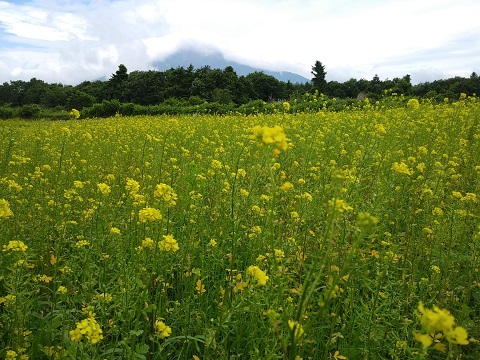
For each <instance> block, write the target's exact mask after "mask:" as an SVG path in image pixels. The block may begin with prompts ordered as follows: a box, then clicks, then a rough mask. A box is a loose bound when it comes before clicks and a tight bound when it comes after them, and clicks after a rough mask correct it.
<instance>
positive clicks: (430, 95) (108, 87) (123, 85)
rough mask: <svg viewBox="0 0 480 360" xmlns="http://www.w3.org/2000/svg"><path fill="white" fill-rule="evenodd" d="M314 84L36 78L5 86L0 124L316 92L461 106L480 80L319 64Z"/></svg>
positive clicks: (166, 74)
mask: <svg viewBox="0 0 480 360" xmlns="http://www.w3.org/2000/svg"><path fill="white" fill-rule="evenodd" d="M312 70H313V71H312V74H313V78H312V81H311V82H307V83H305V84H292V83H290V82H286V83H285V82H282V81H279V80H277V79H276V78H274V77H273V76H269V75H266V74H264V73H262V72H254V73H251V74H249V75H246V76H238V75H237V74H236V73H235V71H234V69H233V68H232V67H230V66H229V67H226V68H225V69H223V70H221V69H211V68H210V67H209V66H204V67H202V68H199V69H194V68H193V66H190V67H188V68H186V69H185V68H183V67H178V68H175V69H174V68H172V69H169V70H166V71H155V70H150V71H133V72H130V73H128V71H127V68H126V67H125V66H124V65H119V67H118V70H117V71H116V72H115V73H114V74H112V76H111V77H110V79H109V80H108V81H100V80H98V81H93V82H92V81H84V82H82V83H80V84H78V85H76V86H71V85H63V84H48V83H46V82H44V81H42V80H39V79H36V78H33V79H31V80H30V81H20V80H18V81H10V82H9V83H7V82H5V83H3V84H2V85H0V118H3V119H6V118H12V117H21V118H37V117H44V118H45V117H49V118H53V119H55V118H58V119H66V118H68V112H69V111H70V110H71V109H78V110H80V111H83V110H84V109H85V112H84V113H82V116H83V117H94V116H95V117H101V116H110V115H114V114H115V113H116V112H119V113H120V114H123V115H134V114H149V115H158V114H172V113H176V114H182V113H216V114H227V113H234V112H240V113H248V112H249V111H248V110H246V109H251V108H252V107H254V108H255V107H256V106H258V104H260V103H261V102H266V103H272V102H275V101H278V100H282V101H284V100H291V102H293V99H297V98H298V97H301V96H303V94H305V93H307V92H308V93H314V92H315V91H318V92H319V93H321V94H323V95H324V96H326V97H327V98H329V99H333V98H337V99H342V100H345V99H356V98H357V97H358V96H359V95H360V97H364V96H367V97H368V98H369V99H370V100H372V101H377V100H379V99H381V98H382V97H383V96H384V95H385V93H388V94H390V93H396V94H398V95H404V96H405V97H407V98H408V97H417V98H427V99H430V100H434V101H437V102H442V101H443V99H444V98H445V97H447V98H455V99H457V98H458V97H459V95H460V93H465V94H467V95H473V94H474V93H476V94H478V93H480V79H479V77H478V75H477V74H476V73H472V75H471V76H470V78H461V77H455V78H452V79H446V80H438V81H434V82H432V83H423V84H418V85H412V84H411V79H410V76H409V75H406V76H404V77H403V78H394V79H392V80H388V79H387V80H383V81H382V80H380V78H379V77H378V76H377V75H375V77H374V78H373V79H372V80H365V79H360V80H357V79H350V80H348V81H346V82H344V83H340V82H337V81H330V82H327V81H326V80H325V75H326V72H325V67H324V66H323V65H322V64H321V62H319V61H317V62H316V63H315V65H314V66H313V67H312Z"/></svg>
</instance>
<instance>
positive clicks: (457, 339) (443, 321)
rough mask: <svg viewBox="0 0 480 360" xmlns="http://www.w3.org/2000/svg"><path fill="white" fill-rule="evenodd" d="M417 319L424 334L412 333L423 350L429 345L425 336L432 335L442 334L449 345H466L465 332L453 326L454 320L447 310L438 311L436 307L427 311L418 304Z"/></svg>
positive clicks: (459, 327) (461, 328)
mask: <svg viewBox="0 0 480 360" xmlns="http://www.w3.org/2000/svg"><path fill="white" fill-rule="evenodd" d="M417 317H418V318H419V319H420V325H421V327H422V330H423V331H424V333H418V332H414V336H415V339H416V340H417V341H419V342H421V343H422V345H423V346H424V347H425V348H427V347H429V346H430V345H431V342H430V340H429V339H428V338H427V337H426V335H428V334H432V333H433V334H435V333H443V335H444V336H445V338H446V339H447V341H448V342H449V343H451V344H460V345H468V343H469V342H468V333H467V331H466V330H465V329H464V328H463V327H461V326H455V318H454V317H453V315H452V314H450V312H449V311H448V310H446V309H440V308H439V307H438V306H433V308H432V309H427V308H425V307H424V306H423V303H422V302H420V303H419V304H418V308H417ZM415 334H416V335H415Z"/></svg>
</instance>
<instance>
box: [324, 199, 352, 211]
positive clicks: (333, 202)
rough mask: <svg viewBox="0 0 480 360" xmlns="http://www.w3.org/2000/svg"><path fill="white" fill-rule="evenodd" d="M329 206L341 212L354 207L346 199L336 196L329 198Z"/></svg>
mask: <svg viewBox="0 0 480 360" xmlns="http://www.w3.org/2000/svg"><path fill="white" fill-rule="evenodd" d="M328 207H329V208H334V209H335V211H338V212H339V213H343V212H345V211H350V210H353V207H351V206H350V205H348V204H347V202H346V201H345V200H342V199H335V198H333V199H330V200H328Z"/></svg>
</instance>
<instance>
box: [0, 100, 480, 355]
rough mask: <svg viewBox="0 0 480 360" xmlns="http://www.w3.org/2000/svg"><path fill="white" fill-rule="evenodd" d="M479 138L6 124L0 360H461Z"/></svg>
mask: <svg viewBox="0 0 480 360" xmlns="http://www.w3.org/2000/svg"><path fill="white" fill-rule="evenodd" d="M417 105H418V104H417ZM479 118H480V107H479V105H478V102H477V101H476V99H475V98H467V99H462V100H461V101H459V102H456V103H453V104H445V105H440V106H432V105H428V104H422V105H420V106H419V107H418V108H417V106H415V104H413V105H412V106H409V107H407V108H395V109H385V108H382V107H380V106H376V107H375V106H372V105H369V104H367V105H366V106H364V107H363V109H362V110H352V111H344V112H338V113H330V112H319V113H317V114H297V115H291V114H280V113H279V114H275V115H261V114H260V115H257V116H250V117H244V116H223V117H215V116H179V117H167V116H160V117H148V116H144V117H139V116H137V117H120V118H119V117H116V118H109V119H106V120H82V121H73V120H72V121H66V122H41V121H37V122H28V123H27V122H21V121H16V122H13V121H3V122H2V123H1V124H0V134H1V137H0V161H1V163H0V199H3V200H4V202H3V203H2V204H3V205H2V204H0V206H1V207H0V210H1V211H0V245H2V246H3V251H2V253H1V254H0V302H1V305H0V349H1V350H0V356H2V357H4V358H10V359H26V358H30V359H68V358H70V359H120V358H122V359H197V358H200V359H296V358H304V359H308V358H313V359H329V358H330V359H346V358H348V359H412V358H419V359H420V358H432V359H444V358H462V359H477V358H478V353H480V346H479V345H478V342H477V340H475V339H476V338H477V339H478V338H480V330H479V329H480V320H479V319H480V318H479V316H480V310H479V309H480V306H479V305H480V278H479V275H478V274H479V266H480V265H479V260H478V258H479V252H480V244H479V241H480V235H479V234H480V228H479V222H478V216H479V205H478V204H479V202H478V201H479V196H480V194H479V185H480V127H479V120H478V119H479ZM257 125H261V126H265V128H264V131H269V130H268V129H271V128H273V127H274V126H280V127H281V129H282V131H283V132H284V134H286V137H287V138H288V147H286V149H285V146H280V147H279V148H281V149H277V148H276V147H275V145H278V142H277V140H278V139H279V138H274V140H272V141H268V139H266V138H264V137H262V131H260V130H258V129H259V128H258V127H257V128H256V129H257V135H258V136H257V137H255V134H253V132H254V131H255V130H254V129H255V126H257ZM258 131H260V132H258ZM252 134H253V136H252ZM277 147H278V146H277ZM159 184H165V185H168V186H165V185H161V186H160V189H163V190H158V189H159V188H158V185H159ZM2 209H3V210H2ZM6 209H10V211H11V213H12V214H9V213H8V212H7V210H6ZM152 209H153V210H152ZM155 210H157V211H158V212H155ZM159 214H161V216H159ZM13 240H17V241H19V242H15V243H12V242H11V241H13ZM20 242H21V243H20ZM22 244H23V245H24V246H22ZM175 244H176V245H178V250H176V245H175ZM25 246H26V247H27V248H25ZM419 303H423V304H424V306H425V308H427V309H430V308H432V309H433V307H434V306H438V309H437V310H438V311H437V312H436V313H434V315H432V316H433V317H435V316H437V315H438V316H440V315H442V316H443V315H445V314H446V315H445V316H446V317H445V316H444V318H443V319H447V320H449V321H450V320H452V319H453V318H452V317H451V316H453V317H454V318H455V323H454V324H452V326H451V329H459V327H461V328H462V329H465V330H466V331H467V332H468V339H469V341H468V342H469V344H468V345H460V344H457V343H456V341H455V340H452V339H451V338H450V337H448V336H447V335H448V332H447V330H443V331H442V330H441V329H443V328H442V327H437V328H434V327H429V324H431V323H429V321H430V320H432V319H430V320H428V319H426V317H423V318H422V317H421V314H422V313H421V311H419V309H418V307H419ZM446 309H448V311H449V312H447V310H446ZM450 313H451V315H450ZM448 316H450V317H448ZM442 321H443V320H442ZM75 329H77V330H75ZM99 329H100V330H99ZM415 334H416V335H415ZM419 335H423V336H425V337H428V338H429V339H431V340H432V343H431V344H428V339H427V340H425V339H426V338H423V339H424V340H425V341H424V342H421V341H420V340H419ZM417 340H418V341H417ZM457 342H458V341H457ZM460 342H461V341H460Z"/></svg>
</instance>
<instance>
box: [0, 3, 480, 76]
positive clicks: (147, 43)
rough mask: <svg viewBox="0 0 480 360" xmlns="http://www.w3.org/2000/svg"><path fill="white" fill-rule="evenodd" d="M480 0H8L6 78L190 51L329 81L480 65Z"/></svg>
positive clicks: (101, 69)
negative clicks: (318, 69)
mask: <svg viewBox="0 0 480 360" xmlns="http://www.w3.org/2000/svg"><path fill="white" fill-rule="evenodd" d="M478 13H480V3H479V2H478V1H476V0H460V1H456V2H452V1H446V0H435V1H434V0H422V1H418V0H404V1H395V0H369V1H362V2H359V1H355V0H338V1H328V0H319V1H313V0H280V1H278V0H276V1H274V0H264V1H254V0H230V1H222V0H205V1H197V0H153V1H152V0H149V1H147V0H117V1H113V0H84V1H73V0H42V1H40V0H32V1H15V2H8V1H0V81H1V82H4V81H10V80H17V79H21V80H29V79H30V78H32V77H37V78H39V79H42V80H45V81H48V82H62V83H65V84H77V83H79V82H81V81H83V80H94V79H97V78H102V77H104V76H107V77H108V76H109V75H110V74H112V73H113V72H115V71H116V69H117V67H118V65H119V64H120V63H123V64H125V65H126V66H127V68H128V69H129V70H130V71H132V70H147V69H151V68H152V64H153V63H154V62H156V61H161V60H163V59H165V58H166V57H167V56H169V55H171V54H172V53H174V52H175V51H176V50H178V49H180V48H193V49H195V50H197V51H204V52H209V51H210V52H213V51H220V52H221V53H222V54H223V56H224V57H225V59H227V60H231V61H235V62H238V63H244V64H246V65H250V66H252V67H256V68H263V69H266V70H275V71H291V72H295V73H298V74H300V75H302V76H305V77H307V78H310V77H311V74H310V70H311V66H312V65H313V64H314V63H315V61H316V60H320V61H322V63H323V64H324V65H325V66H326V70H327V80H336V81H346V80H348V79H350V78H352V77H354V78H357V79H360V78H366V79H371V78H372V77H373V76H374V75H375V74H378V75H379V76H380V78H381V79H385V78H390V79H391V78H393V77H402V76H404V75H406V74H410V75H412V81H413V82H414V83H418V82H424V81H431V80H435V79H439V78H446V77H452V76H469V74H470V73H471V72H472V71H476V72H480V46H479V45H480V40H479V39H480V23H479V22H478V21H477V14H478Z"/></svg>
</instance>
